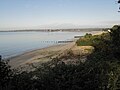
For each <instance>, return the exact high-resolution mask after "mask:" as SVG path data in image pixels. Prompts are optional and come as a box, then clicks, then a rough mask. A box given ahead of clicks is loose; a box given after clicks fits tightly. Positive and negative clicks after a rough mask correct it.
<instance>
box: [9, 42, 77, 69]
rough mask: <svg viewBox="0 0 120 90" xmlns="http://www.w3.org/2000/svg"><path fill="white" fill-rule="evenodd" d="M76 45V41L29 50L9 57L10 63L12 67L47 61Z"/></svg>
mask: <svg viewBox="0 0 120 90" xmlns="http://www.w3.org/2000/svg"><path fill="white" fill-rule="evenodd" d="M74 45H75V42H72V43H67V44H59V45H52V46H48V47H45V48H41V49H36V50H32V51H28V52H25V53H22V54H20V55H17V56H14V57H10V58H8V59H7V60H9V63H8V64H9V65H10V66H11V68H19V67H21V66H28V65H30V64H33V63H36V64H37V63H39V64H40V63H45V62H48V61H50V60H52V58H55V57H57V56H59V55H60V54H62V53H63V52H65V51H67V50H69V49H70V48H71V47H73V46H74Z"/></svg>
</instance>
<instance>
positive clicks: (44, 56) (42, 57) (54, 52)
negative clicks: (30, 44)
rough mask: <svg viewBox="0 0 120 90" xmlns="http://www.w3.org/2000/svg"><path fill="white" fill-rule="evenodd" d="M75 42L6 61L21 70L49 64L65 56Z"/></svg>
mask: <svg viewBox="0 0 120 90" xmlns="http://www.w3.org/2000/svg"><path fill="white" fill-rule="evenodd" d="M102 33H103V32H102V31H101V32H95V33H91V34H93V35H99V34H102ZM75 42H76V41H74V42H71V43H66V44H58V45H51V46H48V47H44V48H40V49H35V50H31V51H26V52H24V53H22V54H20V55H17V56H13V57H10V58H7V59H6V60H9V63H8V64H9V65H10V66H11V67H12V68H19V67H21V66H27V67H28V66H29V65H30V64H34V63H35V64H37V65H39V64H40V63H45V62H48V61H50V60H52V58H55V57H58V56H60V54H61V55H63V54H64V53H65V52H66V51H68V50H70V49H71V48H72V47H73V46H75Z"/></svg>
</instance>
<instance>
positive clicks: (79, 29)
mask: <svg viewBox="0 0 120 90" xmlns="http://www.w3.org/2000/svg"><path fill="white" fill-rule="evenodd" d="M104 29H106V28H78V29H21V30H14V29H13V30H0V32H58V31H62V32H86V31H88V32H89V31H90V32H91V31H102V30H104Z"/></svg>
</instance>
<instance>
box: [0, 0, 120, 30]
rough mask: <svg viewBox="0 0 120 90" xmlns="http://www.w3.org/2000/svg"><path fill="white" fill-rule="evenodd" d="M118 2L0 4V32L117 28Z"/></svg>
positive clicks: (13, 0) (21, 0) (15, 0)
mask: <svg viewBox="0 0 120 90" xmlns="http://www.w3.org/2000/svg"><path fill="white" fill-rule="evenodd" d="M116 1H117V0H0V29H1V30H4V29H26V28H35V29H39V28H53V29H54V28H90V27H112V26H113V25H114V24H120V13H118V12H117V11H118V4H117V2H116Z"/></svg>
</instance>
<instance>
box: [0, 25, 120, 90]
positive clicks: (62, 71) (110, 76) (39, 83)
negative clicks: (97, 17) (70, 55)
mask: <svg viewBox="0 0 120 90" xmlns="http://www.w3.org/2000/svg"><path fill="white" fill-rule="evenodd" d="M76 43H77V45H78V46H93V47H94V48H95V49H94V51H93V53H92V54H90V55H88V56H87V60H86V62H84V63H83V62H79V64H77V65H74V64H65V63H64V62H61V63H58V61H60V59H59V58H54V59H53V60H52V61H50V62H48V63H44V64H42V65H40V66H39V67H35V68H36V70H35V71H30V72H26V71H17V70H13V69H10V67H9V66H8V64H7V63H6V62H3V61H2V60H0V90H120V26H118V25H115V26H113V28H111V29H110V32H108V33H103V34H102V35H94V36H93V35H92V34H86V35H85V36H84V37H82V38H80V39H79V40H78V41H77V42H76Z"/></svg>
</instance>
